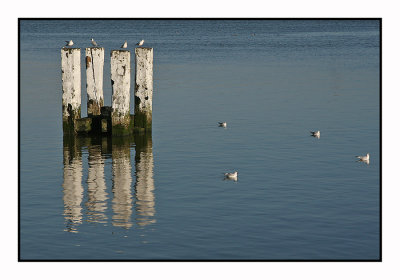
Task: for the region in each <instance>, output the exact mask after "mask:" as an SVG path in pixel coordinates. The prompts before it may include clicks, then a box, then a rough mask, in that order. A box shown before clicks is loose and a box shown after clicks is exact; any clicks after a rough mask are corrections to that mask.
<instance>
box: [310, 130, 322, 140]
mask: <svg viewBox="0 0 400 280" xmlns="http://www.w3.org/2000/svg"><path fill="white" fill-rule="evenodd" d="M310 133H311V136H313V137H317V138H318V139H319V138H320V137H321V132H320V131H319V130H317V131H310Z"/></svg>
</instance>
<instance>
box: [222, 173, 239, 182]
mask: <svg viewBox="0 0 400 280" xmlns="http://www.w3.org/2000/svg"><path fill="white" fill-rule="evenodd" d="M224 175H225V179H229V180H234V181H237V175H238V172H237V171H235V172H233V173H229V172H228V173H224Z"/></svg>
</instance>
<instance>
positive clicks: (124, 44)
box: [121, 41, 128, 49]
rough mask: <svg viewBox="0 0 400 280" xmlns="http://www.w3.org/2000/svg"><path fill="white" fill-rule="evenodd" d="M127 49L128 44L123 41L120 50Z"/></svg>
mask: <svg viewBox="0 0 400 280" xmlns="http://www.w3.org/2000/svg"><path fill="white" fill-rule="evenodd" d="M127 47H128V42H127V41H125V43H123V44H122V46H121V48H123V49H126V48H127Z"/></svg>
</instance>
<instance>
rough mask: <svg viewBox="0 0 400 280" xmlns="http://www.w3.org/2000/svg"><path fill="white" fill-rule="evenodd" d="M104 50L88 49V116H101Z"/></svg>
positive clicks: (97, 48)
mask: <svg viewBox="0 0 400 280" xmlns="http://www.w3.org/2000/svg"><path fill="white" fill-rule="evenodd" d="M103 68H104V48H99V47H94V48H86V90H87V114H88V116H89V117H90V116H97V115H100V109H101V107H102V106H103V105H104V97H103Z"/></svg>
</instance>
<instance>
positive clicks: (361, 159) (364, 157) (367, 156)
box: [356, 153, 369, 164]
mask: <svg viewBox="0 0 400 280" xmlns="http://www.w3.org/2000/svg"><path fill="white" fill-rule="evenodd" d="M356 158H358V161H363V162H365V163H367V164H369V153H367V155H366V156H356Z"/></svg>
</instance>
